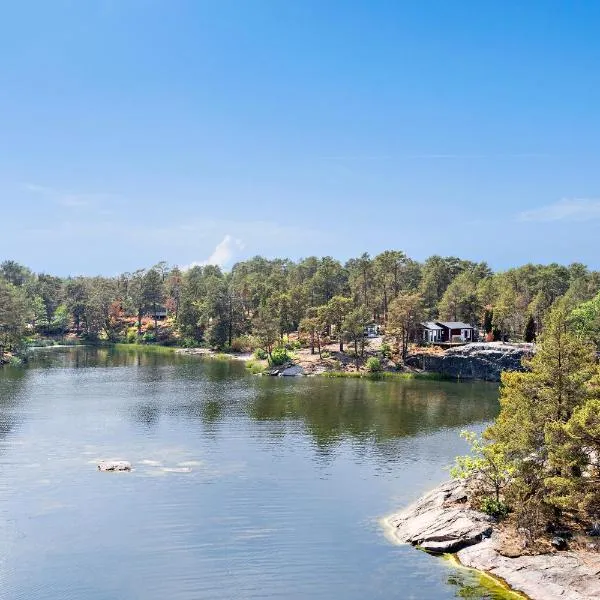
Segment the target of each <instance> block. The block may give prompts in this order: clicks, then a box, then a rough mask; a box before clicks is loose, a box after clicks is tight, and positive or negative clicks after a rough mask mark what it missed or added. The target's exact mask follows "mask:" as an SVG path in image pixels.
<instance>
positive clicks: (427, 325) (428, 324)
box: [421, 321, 443, 330]
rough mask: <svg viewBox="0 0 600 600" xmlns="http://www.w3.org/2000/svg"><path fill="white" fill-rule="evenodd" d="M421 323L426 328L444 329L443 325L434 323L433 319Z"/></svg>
mask: <svg viewBox="0 0 600 600" xmlns="http://www.w3.org/2000/svg"><path fill="white" fill-rule="evenodd" d="M421 325H422V326H423V327H424V328H425V329H438V330H441V329H443V327H440V326H439V325H438V324H437V323H434V322H433V321H425V322H423V323H421Z"/></svg>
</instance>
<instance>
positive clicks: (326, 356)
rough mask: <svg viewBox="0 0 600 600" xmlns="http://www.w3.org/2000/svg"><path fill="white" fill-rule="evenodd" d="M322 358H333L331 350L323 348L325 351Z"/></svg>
mask: <svg viewBox="0 0 600 600" xmlns="http://www.w3.org/2000/svg"><path fill="white" fill-rule="evenodd" d="M321 358H331V352H329V350H323V352H321Z"/></svg>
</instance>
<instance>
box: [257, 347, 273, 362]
mask: <svg viewBox="0 0 600 600" xmlns="http://www.w3.org/2000/svg"><path fill="white" fill-rule="evenodd" d="M268 356H269V355H268V354H267V352H266V351H265V350H263V349H262V348H257V349H256V350H255V351H254V358H256V360H266V359H267V358H268Z"/></svg>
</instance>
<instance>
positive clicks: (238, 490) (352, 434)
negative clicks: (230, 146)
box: [0, 347, 500, 600]
mask: <svg viewBox="0 0 600 600" xmlns="http://www.w3.org/2000/svg"><path fill="white" fill-rule="evenodd" d="M497 412H498V401H497V386H495V385H492V384H485V383H454V382H441V381H417V380H397V381H391V380H386V381H380V382H377V381H363V380H356V379H327V378H319V377H313V378H281V377H279V378H277V377H258V376H252V375H249V374H248V373H247V371H246V369H245V368H244V365H243V364H242V363H240V362H237V361H217V360H200V359H198V358H194V357H182V356H177V355H174V354H163V353H160V354H158V353H150V352H138V351H123V350H117V349H114V348H85V347H78V348H64V349H49V350H40V351H37V352H36V353H34V356H33V359H32V360H31V361H30V363H29V364H28V366H27V367H26V368H4V369H0V472H1V477H0V597H2V598H10V599H27V600H31V599H34V598H44V599H46V600H67V599H84V598H85V599H86V600H109V599H110V600H114V599H119V600H134V599H135V600H154V599H157V600H158V599H161V600H164V599H169V600H191V599H194V600H205V599H212V598H215V599H216V598H219V599H222V598H226V599H228V598H232V599H246V598H261V599H269V598H286V599H306V598H318V599H333V598H344V599H365V600H366V599H372V598H381V599H392V598H394V599H403V600H409V599H413V598H414V599H432V600H444V599H449V598H456V597H469V598H499V597H500V595H497V594H496V592H494V591H490V590H487V589H486V588H484V587H480V585H479V578H478V577H477V576H476V575H474V574H472V573H471V572H469V571H466V570H463V569H457V568H455V567H452V566H451V565H450V564H449V563H448V562H447V561H443V560H442V559H439V558H434V557H431V556H429V555H427V554H425V553H423V552H419V551H416V550H415V549H412V548H410V547H406V546H397V545H393V544H391V543H390V542H389V541H388V540H387V539H386V538H385V536H384V532H383V531H382V528H381V526H380V523H379V520H380V518H381V517H383V516H385V515H386V514H388V513H390V512H392V511H394V510H395V509H398V508H400V507H402V506H404V505H406V504H407V503H409V502H410V501H412V500H414V499H416V498H417V497H418V496H419V495H420V494H421V493H423V492H424V491H426V490H428V489H429V488H431V487H433V486H434V485H436V484H437V483H439V482H440V481H442V480H443V479H445V478H447V477H448V473H447V470H446V468H447V466H448V465H449V464H450V463H451V462H452V459H453V456H455V455H456V454H460V453H464V452H465V450H466V447H465V445H464V443H463V442H462V440H460V438H459V435H458V434H459V432H460V430H461V429H463V428H475V429H480V428H481V427H482V426H483V425H484V424H485V423H486V422H488V421H489V420H490V419H492V418H493V417H494V416H495V415H496V414H497ZM109 458H121V459H125V460H129V461H131V462H132V464H133V466H134V470H133V471H132V472H131V473H101V472H99V471H98V470H97V469H96V463H97V461H98V460H99V459H109Z"/></svg>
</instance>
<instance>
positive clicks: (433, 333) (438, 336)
mask: <svg viewBox="0 0 600 600" xmlns="http://www.w3.org/2000/svg"><path fill="white" fill-rule="evenodd" d="M443 331H444V330H443V329H442V327H440V325H438V324H437V323H434V322H433V321H425V322H424V323H420V328H419V330H418V333H417V341H418V342H423V343H425V344H436V343H439V342H441V341H442V333H443Z"/></svg>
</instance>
